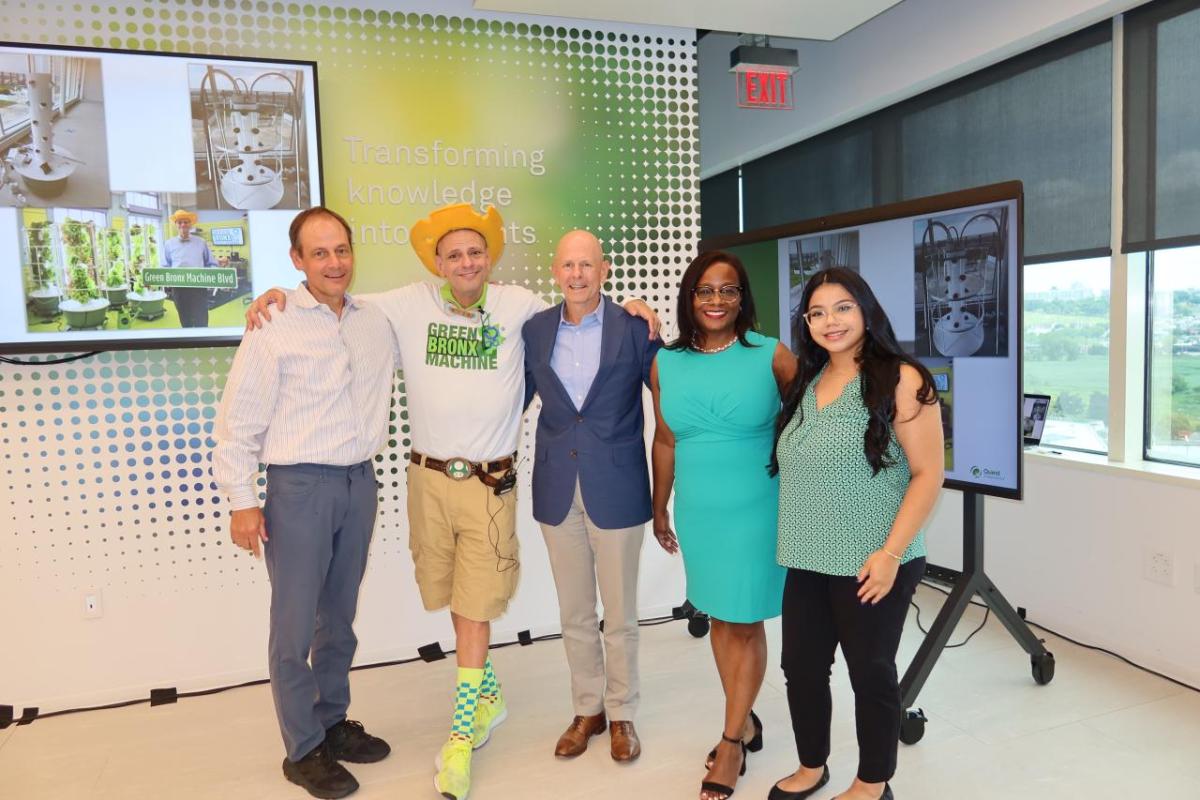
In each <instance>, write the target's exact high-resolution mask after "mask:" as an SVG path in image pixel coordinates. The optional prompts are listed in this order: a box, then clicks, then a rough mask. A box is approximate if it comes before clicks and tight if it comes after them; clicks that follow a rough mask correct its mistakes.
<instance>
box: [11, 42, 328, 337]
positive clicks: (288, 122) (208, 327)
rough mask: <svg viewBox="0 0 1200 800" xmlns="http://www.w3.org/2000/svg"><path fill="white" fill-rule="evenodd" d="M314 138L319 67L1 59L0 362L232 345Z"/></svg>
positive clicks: (292, 277) (281, 236)
mask: <svg viewBox="0 0 1200 800" xmlns="http://www.w3.org/2000/svg"><path fill="white" fill-rule="evenodd" d="M317 130H318V128H317V97H316V66H315V64H313V63H311V62H280V61H251V60H244V59H223V58H210V57H202V56H174V55H147V54H142V53H125V52H116V51H107V50H85V49H80V48H71V49H66V48H51V47H41V46H29V45H2V44H0V257H2V259H3V263H2V264H0V352H48V351H59V352H61V351H70V350H91V349H108V348H121V347H163V346H175V345H189V346H192V345H197V344H221V345H226V344H232V343H236V342H237V340H238V339H239V338H240V334H241V331H242V329H243V327H244V322H243V314H244V306H245V303H246V302H248V300H249V299H250V298H251V297H253V295H254V294H255V293H256V287H257V289H258V290H260V291H261V290H262V289H265V288H268V287H271V286H275V285H289V286H290V285H294V284H295V283H296V274H295V268H294V267H293V266H292V264H291V261H290V259H288V257H287V250H288V235H287V230H288V225H289V224H290V223H291V220H292V217H294V216H295V214H296V213H297V211H298V210H299V209H302V208H307V207H309V206H310V205H314V204H317V203H320V202H321V184H320V176H321V170H320V160H319V148H318V140H317Z"/></svg>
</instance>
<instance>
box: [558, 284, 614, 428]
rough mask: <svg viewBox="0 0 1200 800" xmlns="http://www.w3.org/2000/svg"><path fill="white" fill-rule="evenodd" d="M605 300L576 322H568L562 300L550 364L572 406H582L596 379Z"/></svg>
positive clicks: (602, 299) (565, 307)
mask: <svg viewBox="0 0 1200 800" xmlns="http://www.w3.org/2000/svg"><path fill="white" fill-rule="evenodd" d="M606 302H608V301H607V300H606V299H605V298H604V297H603V296H601V297H600V303H599V305H597V306H596V309H595V310H594V311H592V312H591V313H590V314H587V315H585V316H584V318H583V319H582V320H580V321H579V324H578V325H572V324H571V323H569V322H567V318H566V310H567V305H566V303H563V306H562V311H563V316H562V317H561V318H560V319H559V321H558V336H556V337H555V339H554V352H552V353H551V354H550V368H551V369H553V370H554V374H555V375H557V376H558V379H559V380H560V381H562V385H563V387H564V388H565V389H566V390H567V394H569V395H570V396H571V400H572V402H574V403H575V410H576V411H578V410H580V409H582V408H583V401H584V400H585V399H587V396H588V392H589V391H590V390H591V388H592V381H594V380H596V372H597V371H598V370H599V369H600V337H601V334H602V333H603V332H604V304H605V303H606Z"/></svg>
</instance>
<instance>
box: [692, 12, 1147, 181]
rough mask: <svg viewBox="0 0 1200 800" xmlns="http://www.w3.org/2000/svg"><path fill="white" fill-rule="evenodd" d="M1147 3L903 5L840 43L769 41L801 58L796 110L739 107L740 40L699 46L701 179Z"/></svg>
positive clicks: (722, 38)
mask: <svg viewBox="0 0 1200 800" xmlns="http://www.w3.org/2000/svg"><path fill="white" fill-rule="evenodd" d="M1142 2H1144V0H905V2H903V3H900V4H898V5H895V6H893V7H892V8H890V9H888V10H887V11H885V12H884V13H882V14H880V15H879V16H877V17H875V18H874V19H872V20H870V21H869V22H867V23H865V24H863V25H860V26H859V27H857V28H855V29H854V30H852V31H850V32H849V33H847V34H845V35H844V36H842V37H841V38H839V39H837V40H835V41H833V42H816V41H807V40H794V39H772V40H771V42H772V44H773V45H775V46H779V47H788V48H794V49H796V50H798V51H799V54H800V71H799V72H797V73H796V75H795V78H794V80H795V93H796V103H795V109H794V110H792V111H772V110H764V109H747V108H738V106H737V93H736V86H735V83H734V76H733V74H732V73H730V72H729V52H730V51H731V50H732V49H733V48H734V47H736V46H737V37H736V36H735V35H733V34H720V33H710V34H708V35H707V36H705V37H704V38H703V39H701V40H700V44H699V48H698V49H699V90H700V174H701V177H703V178H707V177H709V176H711V175H714V174H716V173H718V172H723V171H724V170H727V169H729V168H731V167H736V166H738V165H739V164H742V163H744V162H746V161H750V160H753V159H755V158H757V157H759V156H761V155H765V154H766V153H769V152H772V151H774V150H778V149H779V148H781V147H786V146H787V145H789V144H794V143H795V142H798V141H801V140H803V139H808V138H811V137H812V136H815V135H817V134H818V133H821V132H822V131H826V130H829V129H831V128H834V127H837V126H838V125H841V124H842V123H844V122H848V121H849V120H852V119H856V118H857V117H861V116H863V115H864V114H869V113H871V112H873V111H878V110H879V109H881V108H884V107H886V106H889V105H891V104H892V103H895V102H897V101H899V100H902V99H904V98H907V97H912V96H914V95H917V94H920V93H921V92H923V91H925V90H926V89H930V88H932V87H934V86H939V85H941V84H944V83H947V82H949V81H951V80H953V79H955V78H959V77H962V76H963V75H968V74H970V73H972V72H975V71H976V70H978V69H980V68H982V67H985V66H988V65H990V64H995V63H997V62H999V61H1002V60H1004V59H1005V58H1008V57H1009V56H1012V55H1015V54H1017V53H1020V52H1023V51H1025V50H1029V49H1031V48H1033V47H1036V46H1038V45H1040V44H1044V43H1046V42H1048V41H1051V40H1053V39H1057V38H1059V37H1060V36H1063V35H1064V34H1067V33H1070V32H1072V31H1076V30H1080V29H1082V28H1086V27H1087V26H1089V25H1091V24H1093V23H1096V22H1099V21H1100V20H1104V19H1109V18H1111V17H1112V16H1113V15H1114V14H1118V13H1120V12H1122V11H1125V10H1127V9H1129V8H1132V7H1133V6H1136V5H1140V4H1141V3H1142Z"/></svg>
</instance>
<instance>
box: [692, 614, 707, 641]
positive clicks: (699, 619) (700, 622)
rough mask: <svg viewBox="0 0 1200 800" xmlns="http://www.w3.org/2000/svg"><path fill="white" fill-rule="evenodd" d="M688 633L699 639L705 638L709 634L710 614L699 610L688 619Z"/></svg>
mask: <svg viewBox="0 0 1200 800" xmlns="http://www.w3.org/2000/svg"><path fill="white" fill-rule="evenodd" d="M688 633H690V634H691V635H692V636H695V637H696V638H697V639H703V638H704V637H705V635H707V634H708V614H704V613H701V612H699V611H697V612H696V613H695V614H694V615H693V616H692V618H691V619H689V620H688Z"/></svg>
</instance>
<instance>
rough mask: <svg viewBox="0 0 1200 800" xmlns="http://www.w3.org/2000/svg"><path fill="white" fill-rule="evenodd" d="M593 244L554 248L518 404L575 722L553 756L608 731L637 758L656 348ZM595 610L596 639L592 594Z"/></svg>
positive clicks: (575, 241) (582, 239) (614, 749)
mask: <svg viewBox="0 0 1200 800" xmlns="http://www.w3.org/2000/svg"><path fill="white" fill-rule="evenodd" d="M608 270H609V263H608V261H607V260H605V258H604V254H603V251H602V250H601V247H600V242H599V241H598V240H597V239H596V237H595V236H593V235H592V234H590V233H588V232H587V231H572V232H570V233H568V234H567V235H566V236H564V237H563V238H562V239H561V240H560V241H559V243H558V247H557V249H556V250H555V254H554V264H553V272H554V279H555V281H556V282H557V283H558V285H559V288H560V289H561V290H562V294H563V302H562V303H561V304H560V305H557V306H554V307H553V308H549V309H547V310H545V311H542V312H541V313H539V314H537V315H535V316H534V317H533V318H532V319H530V320H529V321H528V322H526V323H525V327H524V329H523V331H522V332H523V335H524V337H525V380H526V383H525V399H526V405H528V402H529V400H530V399H532V397H533V394H534V392H536V393H538V394H539V395H540V396H541V398H542V410H541V414H540V416H539V417H538V425H537V438H536V441H535V452H536V455H535V458H534V464H533V516H534V519H536V520H537V521H538V522H539V523H540V524H541V527H542V534H543V536H544V537H545V539H546V549H547V551H548V552H549V554H550V567H551V570H552V571H553V573H554V585H555V588H556V589H557V591H558V602H559V614H560V618H561V621H562V630H563V643H564V644H565V646H566V651H567V663H568V665H569V666H570V669H571V695H572V701H573V704H574V707H575V717H574V719H573V720H572V721H571V724H570V726H568V727H567V730H566V731H565V732H564V733H563V735H562V736H561V737H560V738H559V740H558V744H557V745H556V746H555V749H554V754H555V755H556V756H559V757H563V758H571V757H574V756H577V755H579V754H580V753H582V752H583V751H584V750H586V749H587V744H588V739H590V738H591V737H592V736H594V735H596V734H598V733H602V732H603V731H604V729H605V726H606V725H608V727H609V731H610V752H611V754H612V757H613V759H614V760H616V761H632V760H634V759H635V758H637V757H638V755H640V754H641V743H640V742H639V740H638V736H637V732H636V730H635V729H634V725H633V718H634V714H635V712H636V710H637V703H638V697H639V691H638V669H637V645H638V623H637V580H638V561H639V558H640V556H641V550H642V538H643V534H644V530H645V523H646V521H647V520H649V519H650V518H651V516H652V514H651V508H650V479H649V474H648V471H647V469H646V445H645V440H644V438H643V431H642V425H643V414H642V386H643V385H646V386H649V381H650V365H651V363H652V362H653V360H654V353H655V351H656V350H657V349H658V346H659V342H658V340H657V339H653V340H652V339H651V338H650V334H649V330H648V328H647V325H646V322H645V321H644V320H641V319H638V318H637V317H633V316H631V315H629V314H628V313H626V311H625V310H624V309H623V308H621V307H620V306H619V305H617V304H616V303H614V302H612V301H611V300H609V299H608V298H606V297H604V296H603V295H602V294H601V289H602V287H603V286H604V281H605V279H607V277H608ZM597 590H599V593H600V601H601V602H602V603H603V605H604V632H603V638H604V642H603V645H601V633H600V630H599V625H598V620H597V617H596V592H597Z"/></svg>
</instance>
